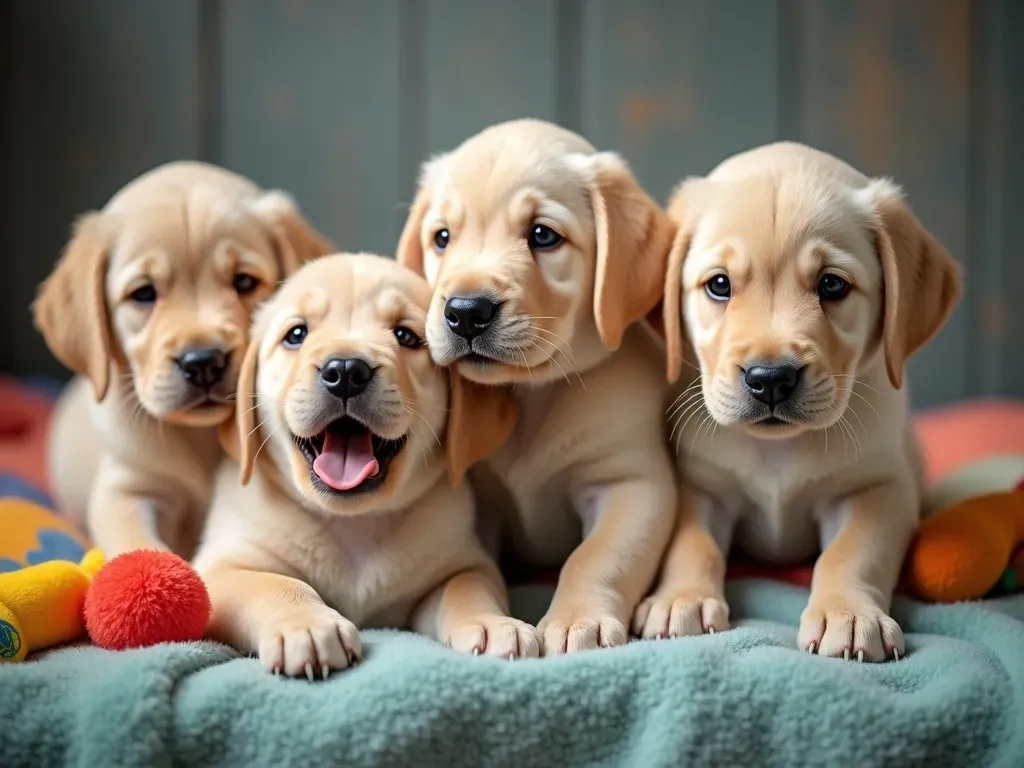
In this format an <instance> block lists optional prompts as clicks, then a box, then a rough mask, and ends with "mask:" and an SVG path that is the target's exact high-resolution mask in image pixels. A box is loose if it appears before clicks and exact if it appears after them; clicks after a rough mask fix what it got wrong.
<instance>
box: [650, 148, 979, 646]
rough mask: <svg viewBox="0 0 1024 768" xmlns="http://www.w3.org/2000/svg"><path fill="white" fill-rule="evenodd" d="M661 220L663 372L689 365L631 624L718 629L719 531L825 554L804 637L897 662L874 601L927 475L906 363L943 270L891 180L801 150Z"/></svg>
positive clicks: (948, 304)
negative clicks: (668, 241)
mask: <svg viewBox="0 0 1024 768" xmlns="http://www.w3.org/2000/svg"><path fill="white" fill-rule="evenodd" d="M670 214H671V215H672V217H673V218H674V219H675V220H676V221H677V222H678V223H679V225H680V227H679V231H678V234H677V236H676V239H675V242H674V244H673V246H672V252H671V256H670V258H669V263H668V271H667V273H666V274H667V278H666V282H665V305H664V325H665V331H666V336H667V340H668V371H669V378H670V379H671V380H676V379H678V378H679V376H680V374H681V373H682V372H683V366H684V365H687V366H689V367H690V368H692V369H693V371H694V375H692V376H687V377H685V379H684V381H685V383H686V384H687V385H688V386H686V387H685V388H683V389H682V393H681V394H680V397H679V399H678V400H677V404H676V406H675V408H674V409H673V412H672V422H673V424H674V432H673V439H674V440H675V441H676V445H677V446H678V453H679V458H680V462H681V466H682V467H683V468H684V469H685V476H686V482H685V485H684V489H685V490H684V492H683V499H684V501H683V503H682V504H681V510H680V516H679V520H678V523H677V530H676V533H675V536H674V540H673V543H672V544H671V545H670V548H669V551H668V553H667V555H666V560H665V564H664V567H663V570H662V573H661V579H660V584H659V586H658V587H657V589H656V591H655V592H654V594H653V596H652V597H651V598H650V599H648V600H647V601H645V602H644V603H643V604H642V605H641V606H640V608H639V609H638V611H637V614H636V617H635V630H636V631H637V632H638V633H639V634H642V635H643V636H645V637H655V636H659V637H663V636H675V635H689V634H699V633H701V632H710V631H714V630H722V629H726V628H727V627H728V608H727V606H726V604H725V598H724V596H723V577H724V569H725V564H724V557H725V555H726V554H727V553H728V552H729V550H730V548H731V547H732V546H733V545H734V544H735V545H736V546H738V547H739V548H740V549H742V550H744V551H745V552H746V553H747V554H749V555H751V556H754V557H756V558H758V559H761V560H764V561H768V562H789V563H792V562H799V561H805V560H807V559H810V558H813V557H815V556H817V555H818V553H819V551H820V553H821V554H820V556H819V557H818V558H817V562H816V564H815V567H814V577H813V582H812V586H811V596H810V602H809V604H808V606H807V608H806V610H805V611H804V613H803V615H802V617H801V621H800V630H799V638H798V642H799V645H800V647H801V648H802V649H805V650H807V651H808V652H810V653H817V654H819V655H822V656H838V657H845V658H856V659H857V660H859V661H883V660H885V659H887V658H898V657H899V656H900V655H901V654H903V652H904V644H903V635H902V632H901V631H900V628H899V626H898V625H897V624H896V622H895V621H893V620H892V618H890V616H889V605H890V601H891V598H892V593H893V589H894V588H895V585H896V582H897V579H898V576H899V573H900V569H901V566H902V563H903V558H904V555H905V553H906V549H907V546H908V544H909V542H910V539H911V536H912V535H913V533H914V530H915V527H916V525H917V522H918V517H919V514H920V509H921V480H922V478H921V465H920V460H919V457H918V451H917V446H916V445H915V442H914V436H913V431H912V425H911V422H910V417H909V409H908V402H907V391H906V388H905V386H904V384H905V372H904V367H905V363H906V360H907V358H908V357H910V355H912V354H913V353H914V352H915V351H917V350H918V349H920V348H921V347H922V346H923V345H924V344H925V343H926V342H927V341H928V340H929V339H930V338H931V337H932V336H934V335H935V334H936V332H938V330H939V329H940V328H941V327H942V325H943V323H944V322H945V321H946V318H947V317H948V316H949V314H950V312H951V311H952V309H953V307H954V306H955V305H956V303H957V300H958V297H959V295H960V273H959V269H958V267H957V265H956V264H955V262H954V261H953V260H952V259H951V258H950V256H949V254H948V253H947V252H946V251H945V249H944V248H943V247H942V246H941V245H940V244H939V243H938V242H937V241H936V240H935V238H934V237H932V236H931V235H930V234H929V233H928V232H927V231H925V229H924V228H923V227H922V226H921V224H920V222H919V221H918V220H917V219H916V218H915V217H914V215H913V214H912V213H911V211H910V209H909V208H908V207H907V204H906V203H905V202H904V200H903V194H902V192H901V191H900V189H899V188H898V187H897V186H896V185H895V184H893V183H892V182H891V181H889V180H887V179H869V178H867V177H866V176H864V175H862V174H861V173H859V172H857V171H855V170H854V169H853V168H851V167H850V166H848V165H846V164H845V163H843V162H841V161H839V160H837V159H836V158H834V157H832V156H830V155H827V154H825V153H823V152H819V151H817V150H814V149H811V148H809V147H805V146H802V145H799V144H792V143H780V144H772V145H770V146H765V147H761V148H758V149H754V150H751V151H749V152H745V153H742V154H740V155H737V156H735V157H733V158H731V159H729V160H726V161H725V162H724V163H722V164H721V165H719V166H718V167H717V168H716V169H715V170H714V171H713V172H712V173H711V174H710V175H709V176H708V177H707V178H704V179H691V180H688V181H686V182H684V183H683V185H682V186H681V187H680V188H679V190H678V191H677V192H676V194H675V195H674V197H673V199H672V202H671V205H670ZM684 327H685V329H686V332H685V333H684ZM694 362H695V363H696V365H694Z"/></svg>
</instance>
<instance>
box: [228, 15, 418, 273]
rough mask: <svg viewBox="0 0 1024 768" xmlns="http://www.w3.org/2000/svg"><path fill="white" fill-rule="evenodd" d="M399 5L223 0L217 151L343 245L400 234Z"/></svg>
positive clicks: (375, 244) (382, 248) (385, 242)
mask: <svg viewBox="0 0 1024 768" xmlns="http://www.w3.org/2000/svg"><path fill="white" fill-rule="evenodd" d="M398 9H399V4H398V3H396V2H372V3H371V2H363V0H260V1H259V2H252V1H250V0H225V2H224V10H223V16H222V27H223V64H222V66H223V94H224V97H223V126H222V133H221V146H222V148H223V149H222V152H223V162H224V163H225V165H227V166H228V167H229V168H232V169H234V170H237V171H239V172H241V173H244V174H246V175H248V176H250V177H252V178H253V179H255V180H256V181H257V182H258V183H260V184H261V185H263V186H267V187H280V188H284V189H287V190H288V191H290V192H291V193H292V194H294V195H295V197H296V199H297V201H298V203H299V205H300V206H301V208H302V210H303V211H304V212H305V213H306V214H307V215H308V216H309V218H310V219H311V221H312V222H313V223H314V224H315V225H316V226H318V227H319V228H321V230H322V231H324V232H325V233H326V234H328V235H329V236H330V237H332V238H333V239H334V240H335V242H336V243H337V245H338V246H339V247H340V248H343V249H345V250H371V251H377V252H381V253H391V252H392V251H393V249H394V247H395V242H396V240H397V237H398V233H397V221H396V218H395V216H394V210H395V207H396V205H397V203H398V200H399V194H398V180H399V168H398V40H399V36H398V35H399V19H398Z"/></svg>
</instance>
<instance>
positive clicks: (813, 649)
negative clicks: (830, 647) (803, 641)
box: [807, 643, 818, 656]
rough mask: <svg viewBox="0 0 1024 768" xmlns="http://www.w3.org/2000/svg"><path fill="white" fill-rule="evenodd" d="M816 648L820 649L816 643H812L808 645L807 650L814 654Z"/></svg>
mask: <svg viewBox="0 0 1024 768" xmlns="http://www.w3.org/2000/svg"><path fill="white" fill-rule="evenodd" d="M816 650H818V649H817V648H816V647H815V645H814V643H811V644H810V645H808V646H807V652H808V653H809V654H811V655H812V656H813V655H814V652H815V651H816Z"/></svg>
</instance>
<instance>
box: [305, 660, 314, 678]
mask: <svg viewBox="0 0 1024 768" xmlns="http://www.w3.org/2000/svg"><path fill="white" fill-rule="evenodd" d="M305 669H306V677H307V678H309V682H311V683H312V682H313V681H314V680H315V679H316V678H315V677H313V665H312V664H311V663H309V662H308V661H307V662H306V667H305Z"/></svg>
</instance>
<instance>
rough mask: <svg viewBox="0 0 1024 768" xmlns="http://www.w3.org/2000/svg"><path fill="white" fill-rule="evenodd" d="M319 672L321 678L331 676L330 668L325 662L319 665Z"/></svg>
mask: <svg viewBox="0 0 1024 768" xmlns="http://www.w3.org/2000/svg"><path fill="white" fill-rule="evenodd" d="M320 674H322V675H323V679H324V680H326V679H327V678H328V677H330V676H331V668H330V667H329V666H328V665H327V664H324V665H323V666H321V667H320Z"/></svg>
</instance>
